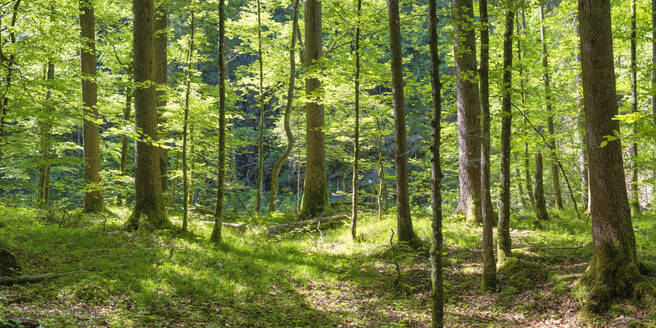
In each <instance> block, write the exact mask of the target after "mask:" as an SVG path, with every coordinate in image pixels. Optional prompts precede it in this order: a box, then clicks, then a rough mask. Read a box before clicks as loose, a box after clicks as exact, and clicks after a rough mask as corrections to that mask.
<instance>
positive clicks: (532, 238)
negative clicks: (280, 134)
mask: <svg viewBox="0 0 656 328" xmlns="http://www.w3.org/2000/svg"><path fill="white" fill-rule="evenodd" d="M116 212H118V213H119V216H122V217H125V216H126V215H127V213H126V212H127V211H126V210H125V209H116ZM558 214H559V216H560V218H554V219H552V220H551V221H550V222H547V223H545V224H543V229H540V230H535V228H534V226H533V220H532V219H531V218H530V217H524V216H517V217H514V218H513V220H512V227H513V231H512V237H513V242H514V245H513V247H514V250H513V251H514V253H515V255H516V257H515V258H514V259H513V260H512V261H509V263H506V265H505V267H503V268H500V269H499V279H500V289H499V291H498V292H497V293H493V294H483V293H481V292H480V291H479V285H480V274H481V266H480V262H481V261H480V257H481V254H480V251H479V247H480V242H479V239H480V237H479V236H480V234H481V229H480V227H470V226H467V225H465V224H464V223H463V222H461V221H457V220H446V222H445V228H444V235H445V242H446V245H447V248H448V249H447V250H445V252H446V257H445V262H446V263H445V291H446V295H447V304H446V312H447V323H448V326H450V327H490V326H491V327H496V326H516V327H543V326H553V327H569V325H570V324H571V325H574V324H575V323H576V320H577V319H576V312H577V310H578V303H577V302H576V300H575V299H574V298H573V297H572V296H571V295H570V293H569V291H570V290H571V289H572V287H573V285H574V284H575V282H576V280H577V279H578V277H579V276H580V274H581V273H582V272H583V270H584V269H585V266H586V264H587V261H588V260H589V258H590V256H591V252H592V249H591V246H590V233H589V231H590V227H589V223H588V224H586V223H585V222H577V221H576V219H572V217H574V215H572V213H568V212H561V213H558ZM38 217H39V215H38V213H37V212H36V211H35V210H29V209H14V208H11V209H10V208H4V207H0V225H2V226H3V228H0V240H1V241H3V242H5V243H6V244H8V245H10V246H11V247H12V249H13V250H14V251H15V253H16V254H17V255H18V256H19V258H20V259H21V262H22V264H23V267H24V271H25V272H26V273H34V274H39V273H46V272H56V273H62V272H71V274H69V275H65V276H62V277H60V278H58V279H55V280H51V281H48V282H43V283H38V284H30V285H19V286H9V287H0V327H3V320H4V321H5V322H14V324H8V323H7V324H6V325H7V326H9V327H16V326H17V325H16V324H15V322H16V321H17V320H22V321H27V322H38V323H39V324H40V325H43V326H46V327H77V326H90V327H91V326H97V327H98V326H99V327H107V326H108V327H340V326H341V327H348V326H359V327H428V326H429V322H430V313H429V305H430V304H429V302H430V301H429V293H430V281H429V269H430V268H429V263H428V249H427V248H423V249H421V250H419V251H416V252H410V251H407V250H405V249H404V248H403V247H399V246H398V245H396V244H395V243H393V244H392V245H390V236H391V234H392V232H391V231H390V229H394V228H395V222H396V219H395V217H394V215H386V216H385V217H384V219H383V221H382V222H380V221H378V219H377V218H376V217H375V216H367V215H363V217H362V220H361V223H360V228H359V232H358V233H359V235H360V238H361V240H360V242H359V243H358V244H357V245H354V244H353V243H352V242H351V237H350V229H349V227H348V226H341V227H337V228H334V229H329V230H324V231H316V230H314V231H309V232H308V231H296V232H291V233H287V234H285V235H283V236H277V237H269V236H266V235H264V234H262V233H258V232H254V231H246V232H239V231H236V230H233V229H230V228H225V229H224V233H225V238H224V239H225V242H224V243H223V244H222V245H220V246H213V245H211V244H209V243H208V242H207V239H208V237H209V234H210V232H211V228H212V227H211V224H207V223H204V222H202V220H198V219H197V218H196V219H195V220H193V221H192V222H191V225H190V230H191V231H190V233H189V234H185V235H182V234H177V233H173V232H160V233H157V234H145V233H128V232H125V231H124V230H122V229H121V225H122V223H123V221H122V220H121V219H108V220H107V222H104V220H102V219H98V218H93V217H85V216H77V217H76V219H73V220H67V221H65V222H62V224H61V226H60V225H59V224H58V222H54V223H53V222H47V221H45V220H43V219H39V218H38ZM282 217H284V216H279V217H278V218H277V219H276V220H277V221H282V220H283V219H282ZM174 219H176V218H174ZM414 219H415V222H414V223H415V229H416V232H417V234H418V235H419V236H420V237H421V238H422V239H427V238H428V236H429V235H430V222H429V219H428V217H426V216H421V215H416V216H415V218H414ZM634 224H635V226H636V239H637V242H638V245H639V246H638V247H639V250H640V252H641V253H640V254H641V256H643V258H647V259H654V256H655V255H656V253H655V251H654V250H655V249H656V248H655V247H654V246H656V241H655V240H654V236H655V235H656V231H655V230H656V223H655V222H654V220H652V219H650V217H649V216H648V215H644V216H640V217H637V218H636V219H635V223H634ZM396 264H398V265H399V269H400V270H399V271H400V278H399V277H398V276H397V271H396ZM611 312H612V313H611V314H609V317H607V319H608V320H607V322H606V323H602V325H600V327H607V326H608V327H612V326H617V327H625V326H627V325H628V324H634V325H636V324H637V326H636V327H641V325H642V326H644V327H648V326H649V325H652V326H653V325H656V318H655V317H654V315H653V314H650V313H648V312H646V311H645V310H643V309H641V308H640V307H638V306H633V305H631V304H630V303H626V302H624V303H620V304H618V305H617V306H616V307H615V308H614V311H611ZM611 316H614V317H611ZM620 316H621V317H620ZM617 318H620V319H619V320H618V319H617Z"/></svg>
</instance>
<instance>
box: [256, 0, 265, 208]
mask: <svg viewBox="0 0 656 328" xmlns="http://www.w3.org/2000/svg"><path fill="white" fill-rule="evenodd" d="M261 11H262V7H261V5H260V0H257V63H258V65H259V68H260V71H259V72H260V78H259V80H260V85H259V92H260V94H259V99H258V102H259V105H260V124H259V129H258V137H257V186H256V187H255V189H256V195H257V200H256V202H257V204H256V205H255V207H256V212H257V215H258V216H259V215H260V207H261V206H262V175H263V173H264V64H263V61H264V58H262V13H261Z"/></svg>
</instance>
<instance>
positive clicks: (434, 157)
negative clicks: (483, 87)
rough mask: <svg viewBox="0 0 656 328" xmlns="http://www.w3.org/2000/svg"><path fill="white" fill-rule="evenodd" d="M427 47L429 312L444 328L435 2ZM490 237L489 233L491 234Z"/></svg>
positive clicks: (436, 325)
mask: <svg viewBox="0 0 656 328" xmlns="http://www.w3.org/2000/svg"><path fill="white" fill-rule="evenodd" d="M428 17H429V28H430V31H429V32H428V35H429V38H428V39H429V48H430V57H431V85H432V100H433V113H432V116H431V145H430V150H431V207H432V210H433V217H432V223H431V228H432V236H431V248H430V262H431V310H432V311H431V312H432V321H431V327H432V328H442V327H444V289H443V282H442V275H443V273H442V271H443V270H442V248H443V240H442V239H443V238H442V192H441V190H442V167H441V166H440V146H441V132H440V131H441V128H442V127H441V120H442V82H441V81H440V54H439V50H438V35H437V3H436V2H435V1H429V2H428ZM490 235H491V234H490Z"/></svg>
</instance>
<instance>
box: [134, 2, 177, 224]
mask: <svg viewBox="0 0 656 328" xmlns="http://www.w3.org/2000/svg"><path fill="white" fill-rule="evenodd" d="M132 5H133V10H134V29H133V38H134V50H133V54H134V82H135V83H136V88H135V91H134V107H135V126H136V130H137V131H139V132H140V134H141V135H140V136H139V138H138V139H137V141H136V148H135V149H136V150H135V179H134V185H135V207H134V211H133V213H132V215H131V216H130V218H129V219H128V222H127V228H128V229H129V230H137V229H145V230H152V229H161V228H168V227H170V226H171V221H169V219H168V217H167V214H166V207H165V203H164V202H165V201H164V194H163V192H162V178H161V174H160V161H159V149H158V148H157V146H155V145H153V144H152V143H151V142H150V141H149V140H157V132H158V130H157V123H158V118H157V101H156V100H157V99H156V98H155V87H154V86H153V85H152V82H153V80H154V74H153V73H154V67H153V50H154V38H155V28H154V24H153V21H154V19H155V10H154V7H153V0H133V2H132Z"/></svg>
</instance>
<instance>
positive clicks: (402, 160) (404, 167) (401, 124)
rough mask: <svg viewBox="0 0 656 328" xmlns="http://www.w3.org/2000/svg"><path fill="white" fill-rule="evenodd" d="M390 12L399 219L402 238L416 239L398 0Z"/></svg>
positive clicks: (393, 1)
mask: <svg viewBox="0 0 656 328" xmlns="http://www.w3.org/2000/svg"><path fill="white" fill-rule="evenodd" d="M387 7H388V12H389V33H390V53H391V57H392V59H391V65H392V93H393V96H394V137H395V143H394V158H395V160H396V221H397V229H398V240H399V242H407V243H414V241H415V238H416V237H415V231H414V229H413V227H412V218H411V216H410V196H409V194H408V152H407V149H408V146H407V141H406V130H405V99H404V95H403V55H402V53H401V24H400V17H399V0H387Z"/></svg>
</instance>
